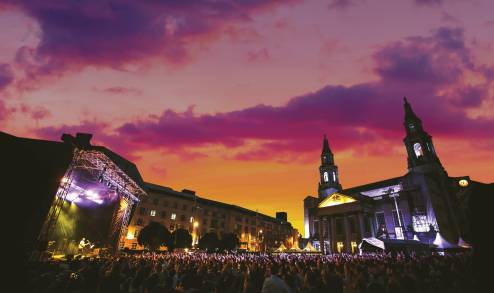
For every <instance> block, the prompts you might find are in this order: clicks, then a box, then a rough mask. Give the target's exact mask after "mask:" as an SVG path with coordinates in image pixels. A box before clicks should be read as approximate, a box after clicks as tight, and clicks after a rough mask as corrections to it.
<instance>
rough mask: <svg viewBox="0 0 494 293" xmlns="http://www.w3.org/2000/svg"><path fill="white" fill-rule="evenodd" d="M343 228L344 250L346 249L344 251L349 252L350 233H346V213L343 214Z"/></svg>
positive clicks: (347, 231) (347, 230)
mask: <svg viewBox="0 0 494 293" xmlns="http://www.w3.org/2000/svg"><path fill="white" fill-rule="evenodd" d="M343 228H344V229H345V231H344V233H345V250H346V252H351V247H350V235H348V233H349V229H348V215H347V214H344V215H343ZM349 248H350V250H349Z"/></svg>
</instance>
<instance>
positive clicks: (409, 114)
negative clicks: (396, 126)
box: [403, 96, 420, 122]
mask: <svg viewBox="0 0 494 293" xmlns="http://www.w3.org/2000/svg"><path fill="white" fill-rule="evenodd" d="M403 102H404V104H403V107H404V108H405V122H406V121H420V118H419V117H417V115H415V112H413V109H412V105H410V103H409V102H408V100H407V97H406V96H405V97H403Z"/></svg>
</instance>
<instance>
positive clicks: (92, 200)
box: [38, 148, 145, 255]
mask: <svg viewBox="0 0 494 293" xmlns="http://www.w3.org/2000/svg"><path fill="white" fill-rule="evenodd" d="M142 194H145V192H144V190H143V189H142V188H141V187H139V186H138V184H137V183H136V182H134V181H133V180H132V179H131V178H130V177H129V176H128V175H127V174H126V173H125V172H123V171H122V170H121V169H120V168H119V167H118V166H117V165H116V164H115V163H114V162H113V161H112V160H111V159H110V158H109V157H107V156H106V155H105V154H104V153H103V152H101V151H97V150H84V149H78V148H75V149H74V156H73V159H72V162H71V163H70V165H69V167H68V169H67V171H66V172H65V175H64V176H63V177H62V179H61V180H60V186H59V188H58V190H57V193H56V196H55V198H54V200H53V203H52V205H51V207H50V211H49V213H48V216H47V218H46V221H45V223H44V225H43V227H42V230H41V233H40V236H39V239H38V241H39V242H40V243H46V250H47V251H48V252H49V253H50V254H51V255H77V254H93V253H95V251H101V250H102V249H103V250H114V249H116V248H117V247H118V244H119V242H120V240H121V239H122V237H123V234H124V233H125V231H124V230H125V227H126V226H127V225H128V222H129V220H130V216H131V213H132V209H133V207H134V206H135V205H136V204H137V203H138V202H139V197H140V196H141V195H142Z"/></svg>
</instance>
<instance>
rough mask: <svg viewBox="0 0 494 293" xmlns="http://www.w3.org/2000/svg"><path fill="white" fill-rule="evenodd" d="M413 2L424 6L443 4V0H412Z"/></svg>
mask: <svg viewBox="0 0 494 293" xmlns="http://www.w3.org/2000/svg"><path fill="white" fill-rule="evenodd" d="M414 1H415V4H418V5H424V6H437V5H441V4H443V0H414Z"/></svg>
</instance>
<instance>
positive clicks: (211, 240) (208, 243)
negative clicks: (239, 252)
mask: <svg viewBox="0 0 494 293" xmlns="http://www.w3.org/2000/svg"><path fill="white" fill-rule="evenodd" d="M199 248H200V249H203V250H206V251H208V252H213V251H215V250H216V249H218V248H220V240H219V239H218V235H216V233H214V232H209V233H206V234H204V236H202V237H201V239H199Z"/></svg>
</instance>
